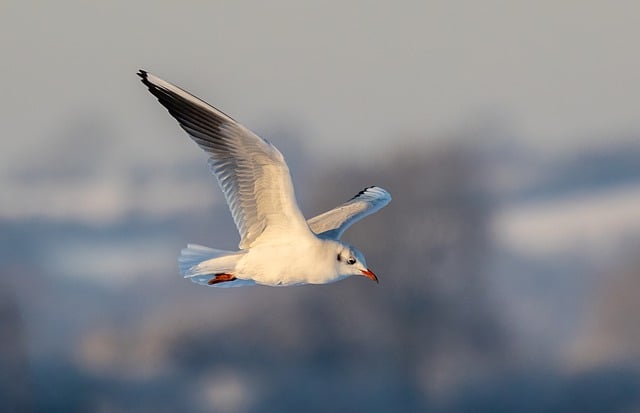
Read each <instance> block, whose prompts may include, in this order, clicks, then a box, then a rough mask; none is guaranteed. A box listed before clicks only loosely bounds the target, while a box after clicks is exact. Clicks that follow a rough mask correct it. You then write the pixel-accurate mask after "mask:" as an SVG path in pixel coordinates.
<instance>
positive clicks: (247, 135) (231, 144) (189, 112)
mask: <svg viewBox="0 0 640 413" xmlns="http://www.w3.org/2000/svg"><path fill="white" fill-rule="evenodd" d="M138 76H140V78H141V79H142V83H143V84H144V85H145V86H146V87H147V88H148V89H149V92H151V94H152V95H154V96H155V97H156V98H157V99H158V101H159V102H160V104H161V105H162V106H164V107H165V108H166V109H167V110H168V111H169V113H170V114H171V115H172V116H173V117H174V118H175V119H176V120H177V121H178V123H179V125H180V126H181V127H182V129H184V130H185V131H186V132H187V133H188V134H189V136H190V137H191V139H193V140H194V141H195V143H197V144H198V146H200V148H202V149H203V150H204V151H205V152H206V153H207V155H208V156H209V169H210V170H211V172H212V174H213V175H214V176H215V177H216V179H217V181H218V184H219V185H220V188H221V189H222V192H223V193H224V196H225V199H226V201H227V204H228V205H229V209H230V210H231V215H232V216H233V220H234V222H235V224H236V227H237V228H238V232H239V233H240V245H239V250H238V251H224V250H219V249H213V248H208V247H204V246H201V245H196V244H188V245H187V247H186V248H184V249H183V250H182V251H181V254H180V258H179V259H178V263H179V267H180V273H181V274H182V276H183V277H184V278H188V279H190V280H191V281H193V282H195V283H198V284H201V285H205V286H213V287H237V286H245V285H256V284H260V285H269V286H292V285H303V284H327V283H331V282H334V281H338V280H342V279H344V278H347V277H349V276H352V275H358V276H363V277H366V278H368V279H370V280H372V281H375V282H376V283H377V282H378V277H376V275H375V274H374V273H373V272H372V271H371V270H370V269H369V268H368V267H367V265H366V262H365V259H364V255H363V254H362V253H361V252H360V251H359V250H358V249H356V248H355V247H353V246H351V245H349V244H347V243H346V242H343V241H340V237H341V236H342V234H343V233H344V232H345V231H346V230H347V228H349V227H350V226H351V225H352V224H353V223H355V222H357V221H359V220H361V219H362V218H364V217H366V216H367V215H370V214H373V213H374V212H376V211H378V210H380V209H381V208H383V207H384V206H386V205H387V204H388V203H389V202H390V201H391V195H390V194H389V193H388V192H387V191H385V190H384V189H382V188H380V187H377V186H370V187H368V188H365V189H363V190H362V191H360V192H358V193H357V194H356V195H355V196H354V197H353V198H351V199H350V200H349V201H347V202H346V203H344V204H342V205H339V206H338V207H336V208H334V209H332V210H330V211H327V212H325V213H323V214H320V215H318V216H316V217H314V218H311V219H309V220H305V218H304V216H303V215H302V212H301V211H300V209H299V207H298V204H297V202H296V198H295V194H294V190H293V183H292V182H291V175H290V174H289V168H288V167H287V164H286V162H285V160H284V157H283V156H282V154H281V153H280V151H279V150H278V149H276V147H275V146H273V145H272V144H271V143H270V142H268V141H267V140H265V139H263V138H261V137H259V136H258V135H257V134H255V133H253V132H252V131H251V130H249V129H247V128H246V127H244V126H243V125H241V124H240V123H238V122H236V121H235V120H233V119H232V118H231V117H229V116H227V115H226V114H224V113H223V112H221V111H220V110H218V109H216V108H214V107H213V106H211V105H209V104H208V103H206V102H205V101H203V100H201V99H199V98H198V97H196V96H194V95H192V94H190V93H189V92H187V91H185V90H183V89H181V88H179V87H177V86H175V85H173V84H171V83H169V82H167V81H165V80H162V79H160V78H159V77H157V76H154V75H153V74H151V73H149V72H147V71H145V70H140V71H138Z"/></svg>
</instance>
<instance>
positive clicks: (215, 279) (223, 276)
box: [207, 273, 236, 285]
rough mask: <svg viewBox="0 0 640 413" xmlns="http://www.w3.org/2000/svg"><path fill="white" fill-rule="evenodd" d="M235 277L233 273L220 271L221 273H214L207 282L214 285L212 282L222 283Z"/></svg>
mask: <svg viewBox="0 0 640 413" xmlns="http://www.w3.org/2000/svg"><path fill="white" fill-rule="evenodd" d="M235 279H236V277H235V276H234V275H233V274H227V273H221V274H216V275H215V276H214V277H213V278H212V279H210V280H209V281H208V282H207V284H209V285H214V284H218V283H223V282H227V281H233V280H235Z"/></svg>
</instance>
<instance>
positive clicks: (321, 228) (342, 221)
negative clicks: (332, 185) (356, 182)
mask: <svg viewBox="0 0 640 413" xmlns="http://www.w3.org/2000/svg"><path fill="white" fill-rule="evenodd" d="M389 202H391V194H389V192H387V191H385V190H384V189H382V188H380V187H377V186H370V187H369V188H365V189H363V190H362V191H360V192H358V194H357V195H356V196H354V197H353V198H351V199H350V200H349V201H347V202H346V203H344V204H342V205H340V206H338V207H336V208H334V209H332V210H331V211H327V212H325V213H324V214H320V215H318V216H317V217H314V218H311V219H309V220H308V221H307V224H309V227H310V228H311V230H312V231H313V232H315V233H316V234H318V236H321V237H323V238H331V239H336V240H337V239H340V237H341V236H342V234H343V233H344V232H345V231H346V230H347V228H349V227H350V226H351V225H352V224H353V223H355V222H357V221H360V220H361V219H362V218H364V217H366V216H367V215H371V214H373V213H374V212H376V211H378V210H380V209H382V208H384V207H385V206H386V205H387V204H388V203H389Z"/></svg>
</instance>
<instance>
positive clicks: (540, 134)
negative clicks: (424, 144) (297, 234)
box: [0, 0, 640, 215]
mask: <svg viewBox="0 0 640 413" xmlns="http://www.w3.org/2000/svg"><path fill="white" fill-rule="evenodd" d="M303 3H304V4H306V5H301V4H303ZM638 39H640V3H638V2H634V1H629V2H623V1H619V2H615V3H613V2H602V1H565V2H557V1H536V2H526V3H525V2H506V1H483V2H476V1H459V2H451V1H438V2H433V1H416V2H400V3H398V2H393V3H392V2H385V3H383V4H381V5H375V4H374V2H372V1H351V2H342V1H325V2H314V3H313V5H311V2H299V1H295V0H286V1H275V2H239V1H228V2H206V4H205V2H196V1H192V2H125V1H105V2H100V3H98V2H84V1H78V2H73V1H56V2H30V1H9V2H7V1H4V2H3V3H2V5H0V50H1V51H2V60H1V61H2V74H3V79H2V81H0V82H1V83H0V87H1V92H2V99H0V109H1V111H2V122H1V123H0V133H1V134H2V150H0V176H1V178H0V181H1V182H0V184H2V186H3V189H5V190H4V191H3V193H4V194H3V195H2V197H3V203H4V204H5V205H7V206H8V207H7V209H5V214H7V211H9V210H12V211H14V212H15V211H24V210H25V208H26V209H28V207H26V206H25V204H26V203H27V201H26V200H35V202H36V203H41V202H54V201H53V200H51V197H46V198H42V197H43V195H42V193H43V191H45V192H46V191H53V190H61V189H57V187H56V182H58V181H59V182H62V180H58V181H56V180H53V182H52V181H49V182H48V183H46V184H45V183H41V186H40V187H38V185H30V186H29V188H26V189H25V186H28V185H25V181H24V176H25V174H26V175H29V173H28V171H29V170H30V169H31V168H33V167H34V165H39V167H40V168H41V169H40V172H41V173H42V174H44V175H51V174H52V173H53V172H54V171H56V173H58V172H59V171H58V169H57V168H59V167H60V164H61V163H62V164H65V163H66V164H72V165H77V164H84V165H85V166H86V167H85V168H84V169H83V168H80V169H78V170H75V169H73V168H71V170H70V171H66V175H65V174H63V175H64V176H66V177H67V178H68V175H74V174H75V175H86V176H87V177H90V179H89V178H87V179H85V180H84V181H82V182H83V183H84V186H82V185H81V184H82V182H80V183H77V185H75V186H73V188H72V190H70V192H69V194H67V195H68V196H70V197H72V195H73V194H78V193H81V194H82V198H81V199H83V200H86V199H93V200H94V201H95V200H99V201H95V202H97V203H98V204H99V205H102V202H107V203H109V202H110V203H116V204H117V203H118V202H121V201H122V202H124V200H125V199H126V200H128V201H127V202H131V201H130V198H131V194H130V193H128V192H127V191H124V192H123V189H122V187H123V185H125V184H124V183H123V182H127V181H129V180H130V176H131V170H138V169H140V168H142V169H144V167H145V165H147V166H149V167H151V165H152V166H153V167H156V168H158V169H159V170H160V169H162V167H163V166H164V167H169V166H170V165H175V164H178V165H179V164H180V163H181V162H184V163H192V162H193V161H194V160H195V159H199V160H202V162H204V158H203V157H202V154H201V153H200V152H199V151H198V150H197V148H196V147H195V145H193V144H191V143H190V142H188V139H187V138H186V137H185V136H183V135H181V131H180V130H179V129H178V128H177V127H176V125H175V123H174V121H173V119H171V118H170V117H169V116H168V115H167V114H166V113H164V112H163V110H162V109H161V108H160V107H159V105H158V104H157V103H155V102H154V101H153V99H152V98H151V96H149V95H148V93H147V92H146V91H145V89H144V88H143V87H142V86H141V85H140V84H139V83H138V81H137V79H136V77H135V72H136V70H137V69H138V68H140V67H143V68H145V69H147V70H149V71H151V72H153V73H155V74H157V75H159V76H161V77H164V78H165V79H167V80H169V81H171V82H174V83H177V84H179V85H181V86H183V87H184V88H186V89H188V90H190V91H192V92H193V93H195V94H197V95H199V96H201V97H202V98H204V99H205V100H207V101H209V102H210V103H212V104H214V105H215V106H218V107H220V108H221V109H222V110H224V111H225V112H227V113H229V114H230V115H231V116H233V117H234V118H235V119H238V120H240V121H242V122H243V123H245V124H246V125H247V126H249V127H251V128H254V129H257V130H258V131H267V130H269V131H270V130H278V129H289V130H292V131H293V132H295V133H294V135H295V136H287V137H286V139H294V138H299V139H300V140H303V141H304V144H303V146H305V147H308V148H310V149H312V150H314V151H316V153H317V155H318V156H326V157H327V158H328V159H331V160H335V161H347V160H348V159H349V158H350V157H356V158H358V160H359V161H360V162H362V161H365V162H366V160H367V157H369V156H370V157H372V158H374V157H376V156H380V154H381V153H383V150H384V149H387V148H388V147H389V146H393V145H397V142H401V141H399V140H398V139H413V140H414V141H415V139H423V140H425V141H428V140H430V139H434V138H435V137H437V136H439V135H440V134H441V133H442V132H443V131H448V130H456V129H459V128H461V127H464V126H465V125H468V124H473V123H474V122H480V123H482V122H486V121H488V122H498V123H504V124H505V125H507V126H508V128H509V130H511V131H514V134H513V136H510V137H509V138H511V139H514V140H515V141H518V142H519V143H526V144H529V145H532V146H533V147H535V148H539V149H543V150H549V149H552V150H555V149H563V150H564V149H567V148H573V147H576V146H579V145H584V144H586V142H587V141H593V140H598V139H609V138H610V137H612V136H621V135H624V134H626V133H629V132H630V131H637V130H640V116H639V114H640V53H639V52H638ZM94 125H95V126H96V127H95V130H96V131H97V132H95V133H92V131H93V130H94V129H93V126H94ZM98 129H99V131H98ZM296 134H298V135H296ZM79 136H80V137H83V136H86V141H84V140H83V139H81V138H79ZM269 138H270V139H271V140H272V141H273V142H274V143H275V144H276V145H278V146H280V147H286V146H287V145H289V144H288V143H286V142H282V141H279V140H278V137H277V136H269ZM83 145H84V146H83ZM285 155H286V153H285ZM63 172H64V171H63ZM169 175H171V174H169ZM16 177H18V178H20V179H22V180H20V179H18V178H16ZM167 179H168V178H167ZM37 180H38V179H36V181H37ZM97 183H98V184H97ZM64 185H66V186H65V187H69V188H71V187H70V186H69V185H68V182H67V181H65V184H64ZM20 188H21V189H20ZM20 191H22V192H20ZM29 191H31V192H29ZM91 191H94V192H96V191H97V193H94V192H91ZM158 191H159V192H162V189H161V188H157V189H156V192H158ZM186 191H187V192H186V193H185V194H184V196H188V195H189V192H188V190H186ZM38 194H40V195H38ZM38 196H40V197H41V198H38ZM63 198H64V197H63ZM178 198H179V197H174V199H178ZM209 198H210V194H206V195H205V196H203V198H202V199H203V202H204V200H205V199H209ZM69 199H70V198H68V197H66V198H65V200H64V201H61V202H62V204H61V205H60V206H59V208H60V210H61V211H66V212H69V211H70V209H69V208H70V205H69V202H68V200H69ZM134 201H135V200H134ZM74 202H76V203H77V202H80V201H79V200H78V201H74ZM54 203H55V202H54ZM99 205H96V206H95V208H97V209H99ZM102 206H103V205H102ZM95 208H94V210H93V212H95V210H96V209H95ZM71 210H72V209H71ZM9 215H11V213H9ZM63 215H64V213H63Z"/></svg>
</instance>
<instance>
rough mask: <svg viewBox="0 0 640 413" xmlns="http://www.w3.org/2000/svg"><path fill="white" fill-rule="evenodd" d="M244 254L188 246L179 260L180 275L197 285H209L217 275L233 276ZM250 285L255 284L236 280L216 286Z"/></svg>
mask: <svg viewBox="0 0 640 413" xmlns="http://www.w3.org/2000/svg"><path fill="white" fill-rule="evenodd" d="M243 254H244V251H224V250H217V249H213V248H209V247H205V246H202V245H197V244H188V245H187V248H183V249H182V251H181V252H180V258H178V265H179V266H180V274H182V276H183V277H184V278H188V279H190V280H191V281H193V282H195V283H197V284H202V285H208V284H207V283H208V282H209V280H211V278H212V277H213V276H215V275H216V274H223V273H230V274H233V271H234V269H235V267H236V263H237V262H238V260H239V259H240V257H241V256H242V255H243ZM248 284H254V282H253V281H250V282H249V281H248V280H234V281H229V282H225V283H220V284H215V286H220V287H235V286H240V285H248Z"/></svg>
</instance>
